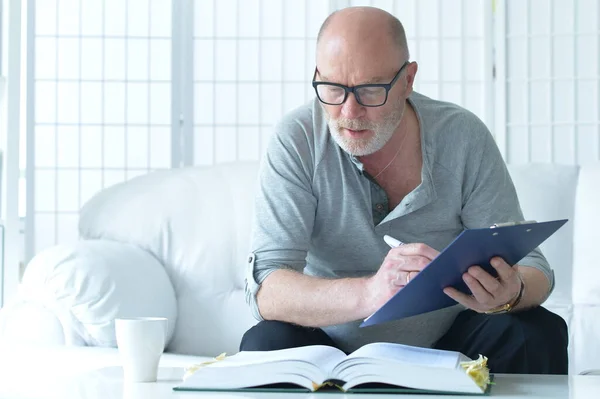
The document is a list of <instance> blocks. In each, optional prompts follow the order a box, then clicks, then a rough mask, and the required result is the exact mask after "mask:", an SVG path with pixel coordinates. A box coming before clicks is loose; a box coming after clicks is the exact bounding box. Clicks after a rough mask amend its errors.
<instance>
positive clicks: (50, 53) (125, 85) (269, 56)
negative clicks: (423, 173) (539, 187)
mask: <svg viewBox="0 0 600 399" xmlns="http://www.w3.org/2000/svg"><path fill="white" fill-rule="evenodd" d="M599 3H600V2H598V1H595V0H511V1H503V0H496V1H492V0H418V1H417V0H396V1H394V0H387V1H383V0H382V1H375V0H373V1H339V0H338V1H335V0H330V1H326V0H218V1H217V0H195V1H192V0H37V1H35V0H22V1H17V0H4V1H3V2H2V7H1V11H2V22H3V23H2V27H3V29H2V39H3V40H2V63H1V65H2V68H1V70H0V74H1V75H2V76H3V79H5V78H8V83H9V85H8V88H7V89H5V88H4V82H5V80H3V81H2V89H3V90H2V91H3V93H2V97H3V106H4V112H3V114H2V135H3V140H2V143H3V148H2V150H3V154H4V156H3V159H4V163H3V176H2V178H3V195H2V210H3V211H2V212H3V213H2V219H3V220H4V221H5V222H6V223H5V227H6V228H5V231H4V233H5V234H4V246H3V248H4V255H3V263H2V265H1V266H0V271H1V269H2V268H3V269H4V273H3V274H0V276H4V284H0V294H1V293H2V289H4V291H5V294H4V297H5V298H7V297H8V296H9V295H7V294H9V293H10V292H14V289H15V287H16V284H17V282H18V279H19V276H20V274H21V273H22V269H23V267H24V266H23V265H25V264H26V263H27V261H28V260H29V259H30V258H31V257H32V256H33V255H34V254H35V253H37V252H39V251H40V250H42V249H44V248H46V247H48V246H51V245H55V244H68V243H70V242H73V241H75V240H77V221H78V216H77V211H78V209H79V208H80V207H81V206H82V204H83V203H84V202H85V201H86V200H87V199H89V198H90V197H91V196H92V195H94V194H95V193H96V192H98V191H99V190H101V189H103V188H105V187H108V186H110V185H113V184H115V183H118V182H121V181H125V180H127V179H130V178H132V177H135V176H137V175H140V174H144V173H147V172H149V171H152V170H156V169H165V168H173V167H183V166H189V165H210V164H216V163H223V162H230V161H235V160H259V159H260V157H261V156H262V154H263V151H264V150H265V145H266V143H267V141H268V138H269V136H270V135H271V132H272V130H271V129H272V126H273V124H274V123H275V122H276V121H277V120H278V119H279V118H280V117H281V116H282V114H283V113H285V112H287V111H288V110H290V109H292V108H294V107H297V106H298V105H301V104H303V103H304V102H306V101H308V100H310V99H311V98H312V97H313V95H314V92H313V91H312V88H311V86H310V79H311V78H312V73H313V71H314V49H315V41H316V35H317V32H318V29H319V27H320V25H321V23H322V22H323V20H324V19H325V18H326V17H327V15H328V14H329V13H330V12H331V11H333V10H336V9H339V8H343V7H346V6H350V5H372V6H377V7H380V8H383V9H385V10H387V11H390V12H392V13H393V14H394V15H396V16H397V17H398V18H399V19H400V20H401V21H402V22H403V24H404V26H405V29H406V32H407V36H408V41H409V49H410V52H411V60H414V61H417V62H418V63H419V73H418V76H417V80H416V83H415V89H416V90H417V91H419V92H421V93H423V94H426V95H429V96H431V97H434V98H437V99H441V100H447V101H452V102H455V103H458V104H460V105H462V106H464V107H466V108H468V109H470V110H471V111H473V112H474V113H475V114H476V115H478V116H479V117H480V118H481V119H482V120H483V121H484V122H485V123H486V125H487V126H488V127H489V129H490V130H491V131H492V133H493V134H494V136H495V138H496V140H497V143H498V145H499V147H500V150H501V152H502V154H503V156H504V157H505V160H506V161H507V162H509V163H526V162H556V163H565V164H585V163H590V162H595V161H598V160H599V159H600V123H599V120H600V111H599V107H600V105H599V104H600V101H599V96H600V64H599V62H598V59H599V57H600V40H599V33H600V6H599ZM19 13H20V14H21V15H19ZM11 33H12V35H11ZM18 36H20V38H19V37H18ZM18 39H20V42H19V40H18ZM11 43H12V46H11ZM11 68H12V69H11ZM11 71H12V74H13V76H11ZM11 85H12V90H11V88H10V87H11ZM16 152H18V154H16ZM17 187H18V189H17ZM1 298H2V295H0V299H1ZM0 303H1V300H0Z"/></svg>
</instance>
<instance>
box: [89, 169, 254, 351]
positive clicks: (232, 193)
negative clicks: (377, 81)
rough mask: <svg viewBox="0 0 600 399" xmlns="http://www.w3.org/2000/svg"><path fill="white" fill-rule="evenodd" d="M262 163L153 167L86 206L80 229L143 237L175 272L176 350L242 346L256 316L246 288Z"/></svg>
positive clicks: (130, 239)
mask: <svg viewBox="0 0 600 399" xmlns="http://www.w3.org/2000/svg"><path fill="white" fill-rule="evenodd" d="M257 173H258V164H257V163H243V162H241V163H235V164H223V165H217V166H211V167H193V168H181V169H172V170H167V171H157V172H152V173H149V174H147V175H144V176H139V177H137V178H134V179H132V180H130V181H128V182H125V183H122V184H119V185H116V186H113V187H111V188H108V189H106V190H104V191H102V192H100V193H99V194H97V195H96V196H94V197H93V198H91V199H90V200H89V201H88V203H86V204H85V205H84V206H83V208H82V209H81V212H80V224H79V228H80V235H81V236H82V237H83V238H87V239H90V238H91V239H97V238H104V239H111V240H116V241H121V242H126V243H130V244H134V245H137V246H139V247H141V248H143V249H145V250H147V251H149V252H151V253H152V254H153V255H154V256H155V257H156V258H157V259H159V260H160V261H161V262H162V263H163V264H164V267H165V269H166V271H167V273H168V274H169V277H170V278H171V281H172V283H173V286H174V288H175V292H176V295H177V303H178V315H179V319H178V324H177V327H176V331H175V336H174V338H173V341H172V343H171V345H170V346H169V350H170V351H174V352H179V353H188V354H196V355H207V356H215V355H218V354H219V353H222V352H227V353H234V352H237V350H238V348H239V343H240V340H241V337H242V335H243V333H244V332H245V331H246V330H247V329H248V328H250V327H251V326H252V325H253V324H254V323H255V322H256V321H255V320H254V318H253V317H252V315H251V313H250V310H249V308H248V306H247V305H246V303H245V296H244V283H245V282H244V277H245V275H244V267H245V262H246V258H247V255H248V250H249V238H250V224H251V223H250V222H251V217H252V212H253V202H254V201H253V200H254V193H255V181H256V175H257Z"/></svg>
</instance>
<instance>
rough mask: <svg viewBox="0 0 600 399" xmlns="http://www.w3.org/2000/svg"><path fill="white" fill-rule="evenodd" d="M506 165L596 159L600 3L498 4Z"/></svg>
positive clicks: (599, 151)
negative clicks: (502, 26) (501, 28)
mask: <svg viewBox="0 0 600 399" xmlns="http://www.w3.org/2000/svg"><path fill="white" fill-rule="evenodd" d="M497 4H498V7H499V10H498V11H499V23H500V24H504V29H505V32H506V35H505V36H499V37H498V39H499V41H498V45H499V46H501V47H504V48H503V49H502V52H503V53H505V58H504V59H501V60H499V61H500V62H503V63H504V65H503V67H504V68H505V71H506V72H505V76H501V77H500V79H499V81H498V84H499V85H503V86H504V87H502V88H501V90H505V92H506V97H505V98H504V99H503V100H502V99H501V101H503V103H500V104H498V105H499V106H500V107H502V108H505V110H506V119H505V126H506V130H505V131H504V132H502V134H505V137H504V139H503V140H502V143H503V145H504V148H503V149H504V151H505V153H506V159H507V161H508V162H510V163H527V162H556V163H564V164H586V163H590V162H596V161H598V160H600V123H599V120H600V112H599V107H600V101H599V95H600V63H599V62H598V58H599V57H600V41H599V39H598V38H599V35H600V5H599V2H598V1H596V0H510V1H503V2H497Z"/></svg>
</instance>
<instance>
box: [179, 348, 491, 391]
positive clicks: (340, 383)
mask: <svg viewBox="0 0 600 399" xmlns="http://www.w3.org/2000/svg"><path fill="white" fill-rule="evenodd" d="M486 361H487V359H486V358H485V357H480V358H479V359H476V360H471V359H469V358H467V357H466V356H464V355H463V354H461V353H458V352H451V351H442V350H436V349H427V348H419V347H413V346H407V345H401V344H392V343H373V344H368V345H365V346H363V347H362V348H360V349H357V350H356V351H354V352H353V353H351V354H350V355H346V354H345V353H344V352H342V351H341V350H339V349H337V348H333V347H330V346H320V345H315V346H304V347H300V348H291V349H282V350H276V351H267V352H239V353H237V354H235V355H233V356H231V357H224V358H222V360H217V361H214V362H209V363H210V364H206V365H204V366H202V367H199V368H197V369H196V370H195V371H194V372H192V373H191V374H188V375H187V378H185V380H184V381H183V382H182V383H181V384H180V385H178V386H176V387H175V388H174V389H175V390H178V391H190V390H191V391H197V390H199V391H205V390H206V391H221V390H224V391H231V390H252V391H267V392H272V391H275V390H278V389H281V390H285V391H294V390H296V391H304V392H307V391H319V390H326V389H336V390H341V391H347V392H356V393H376V392H381V393H385V392H390V393H399V392H404V391H405V392H413V393H416V392H431V393H456V394H484V393H487V391H488V387H489V384H490V381H489V373H488V369H487V364H486Z"/></svg>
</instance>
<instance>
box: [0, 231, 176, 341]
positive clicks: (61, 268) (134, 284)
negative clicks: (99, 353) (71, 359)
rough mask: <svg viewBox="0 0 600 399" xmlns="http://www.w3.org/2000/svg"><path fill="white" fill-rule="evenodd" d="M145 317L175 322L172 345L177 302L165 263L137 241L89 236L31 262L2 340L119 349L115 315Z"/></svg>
mask: <svg viewBox="0 0 600 399" xmlns="http://www.w3.org/2000/svg"><path fill="white" fill-rule="evenodd" d="M28 315H29V316H28ZM143 316H153V317H166V318H167V319H168V320H169V330H168V335H167V342H166V344H168V343H169V341H170V339H171V337H172V335H173V331H174V327H175V322H176V317H177V304H176V298H175V292H174V290H173V286H172V285H171V282H170V280H169V277H168V276H167V273H166V272H165V270H164V268H163V265H162V264H161V263H160V262H158V260H156V258H154V257H153V256H152V255H150V254H149V253H148V252H146V251H144V250H142V249H140V248H138V247H136V246H133V245H129V244H123V243H119V242H115V241H108V240H83V241H79V242H78V243H76V244H74V245H71V246H55V247H51V248H48V249H46V250H45V251H43V252H41V253H39V254H38V255H36V256H35V257H34V258H33V259H32V260H31V262H30V263H29V264H28V265H27V268H26V269H25V273H24V275H23V281H22V283H21V285H20V286H19V293H18V296H17V299H16V300H15V301H14V302H13V303H11V304H8V306H7V307H6V308H5V309H2V310H1V311H0V320H4V328H3V329H0V334H2V335H0V339H2V340H3V341H4V340H5V339H6V340H8V339H18V337H27V341H29V342H41V343H53V344H63V345H88V346H103V347H115V346H116V338H115V332H114V320H115V318H119V317H143ZM9 318H10V319H11V320H12V321H11V325H10V326H8V323H7V322H8V320H9ZM15 320H16V321H17V322H16V323H14V326H13V322H14V321H15ZM1 325H2V322H0V326H1ZM59 325H60V326H59ZM42 326H43V328H41V327H42ZM61 329H62V340H61V339H60V338H57V335H60V331H61ZM51 335H52V336H53V337H51ZM21 341H22V340H21ZM4 342H6V341H4Z"/></svg>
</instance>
